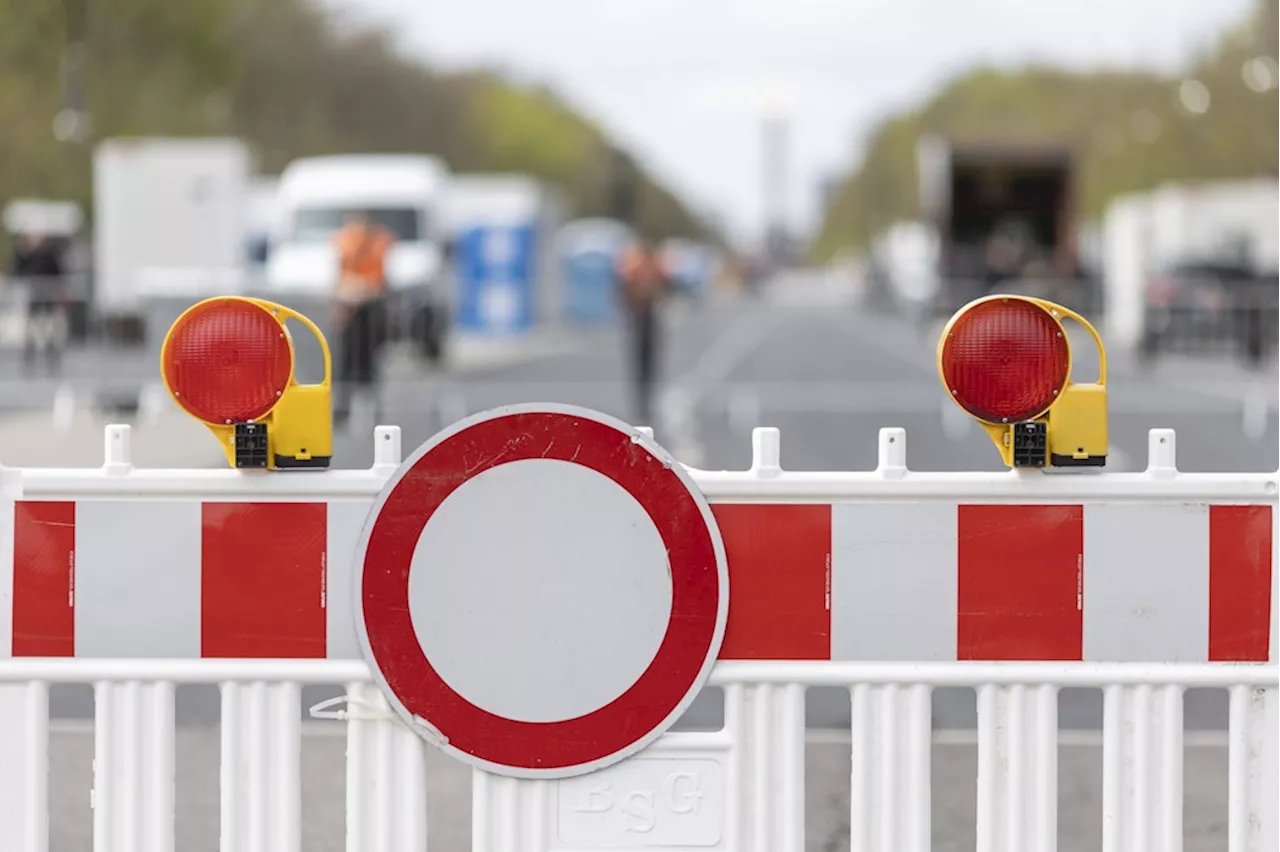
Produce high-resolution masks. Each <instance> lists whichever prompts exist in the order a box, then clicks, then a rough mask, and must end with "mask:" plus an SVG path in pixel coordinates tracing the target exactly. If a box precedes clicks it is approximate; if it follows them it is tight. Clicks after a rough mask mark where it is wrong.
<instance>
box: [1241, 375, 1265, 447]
mask: <svg viewBox="0 0 1280 852" xmlns="http://www.w3.org/2000/svg"><path fill="white" fill-rule="evenodd" d="M1270 415H1271V400H1270V399H1269V398H1268V396H1267V394H1266V392H1265V391H1264V390H1263V389H1262V388H1261V387H1256V386H1255V387H1253V388H1251V389H1250V390H1248V391H1247V392H1246V393H1245V396H1244V400H1243V402H1242V404H1241V407H1240V431H1241V432H1243V433H1244V436H1245V437H1246V438H1248V439H1249V440H1250V441H1259V440H1261V439H1262V438H1263V436H1264V435H1266V434H1267V420H1268V419H1269V417H1270Z"/></svg>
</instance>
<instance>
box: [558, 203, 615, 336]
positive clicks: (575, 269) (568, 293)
mask: <svg viewBox="0 0 1280 852" xmlns="http://www.w3.org/2000/svg"><path fill="white" fill-rule="evenodd" d="M631 237H632V231H631V229H630V228H628V227H627V226H626V225H624V224H623V223H622V222H618V221H615V220H613V219H579V220H577V221H574V222H570V223H569V224H568V225H566V226H565V227H564V228H563V229H562V230H561V232H560V251H559V257H560V268H561V276H562V279H563V285H562V286H563V287H564V311H565V319H566V320H568V321H569V322H572V323H576V324H581V325H606V324H608V323H612V322H613V321H614V320H615V318H616V317H617V313H618V293H617V290H618V284H617V276H616V275H615V273H614V263H615V260H616V258H617V256H618V252H619V251H620V250H621V249H622V247H623V246H624V245H625V244H626V242H627V241H628V240H629V239H631Z"/></svg>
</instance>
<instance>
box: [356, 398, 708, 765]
mask: <svg viewBox="0 0 1280 852" xmlns="http://www.w3.org/2000/svg"><path fill="white" fill-rule="evenodd" d="M355 575H356V588H355V608H356V624H357V632H358V634H359V638H360V643H361V647H362V649H363V651H364V656H365V659H366V660H367V661H368V663H369V665H370V667H371V669H372V671H373V673H374V677H375V678H376V680H377V681H378V682H379V684H380V685H381V687H382V689H383V692H384V694H385V695H386V697H387V701H388V702H389V703H390V704H391V706H392V707H393V708H394V709H395V710H396V711H397V712H398V713H399V714H400V715H401V716H402V718H404V719H405V720H406V722H407V723H408V724H409V726H410V727H411V728H412V729H413V730H415V731H417V732H419V733H420V734H422V735H423V736H424V737H425V738H427V739H428V740H430V741H432V742H433V743H435V744H436V745H438V746H439V747H440V748H442V749H443V750H444V751H446V752H448V753H450V754H452V755H453V756H455V757H457V758H458V759H460V760H463V761H465V762H467V763H470V764H472V765H473V766H477V767H479V768H482V769H485V770H486V771H489V772H494V773H497V774H503V775H511V776H516V777H526V778H536V777H542V778H555V777H568V776H572V775H580V774H584V773H587V772H591V771H594V770H597V769H600V768H602V767H604V766H608V765H610V764H612V763H615V762H617V761H619V760H622V759H623V758H625V757H627V756H628V755H631V754H634V753H635V752H637V751H639V750H640V749H642V748H644V747H645V746H646V745H648V744H649V743H651V742H652V741H653V740H654V739H656V738H657V737H658V736H660V735H661V734H662V733H663V732H664V731H666V730H667V729H668V728H669V727H670V726H671V725H672V724H673V723H674V722H675V720H676V719H678V718H679V717H680V715H681V714H682V713H683V712H684V710H685V709H686V708H687V707H688V706H689V704H690V703H692V701H693V699H694V698H695V697H696V696H697V693H698V692H699V691H700V690H701V687H702V685H703V684H704V683H705V682H706V678H707V676H708V675H709V674H710V672H711V668H712V666H713V665H714V664H715V660H716V658H717V656H718V654H719V650H720V644H721V642H722V640H723V638H724V629H725V621H726V617H727V615H728V594H729V577H728V569H727V564H726V561H725V554H724V544H723V542H722V540H721V538H720V533H719V529H718V528H717V526H716V523H715V517H714V515H712V513H711V508H710V506H709V505H708V504H707V502H706V500H705V498H703V496H702V494H701V492H700V491H699V490H698V488H697V486H696V484H694V482H693V480H692V479H691V478H690V476H689V474H688V472H687V471H685V470H684V468H683V467H681V466H680V465H678V464H676V463H675V462H674V461H673V460H672V459H671V458H670V456H668V455H667V454H666V453H665V452H664V451H663V450H662V449H661V448H660V447H658V445H657V444H655V443H654V442H653V441H652V439H650V438H648V437H647V436H645V435H642V434H640V433H639V432H638V431H637V430H636V429H634V428H632V427H630V426H627V425H626V424H624V423H622V422H621V421H618V420H615V419H613V418H611V417H608V416H606V415H602V414H599V413H597V412H594V411H590V410H587V409H583V408H578V407H575V406H567V405H518V406H510V407H506V408H501V409H497V410H494V411H491V412H485V413H482V414H478V415H475V416H473V417H470V418H467V419H466V420H463V421H461V422H460V423H457V424H455V425H454V426H452V427H449V428H448V429H445V430H443V431H442V432H440V433H439V434H438V435H436V436H435V437H433V438H432V439H431V440H429V441H428V442H427V443H426V444H424V445H423V446H421V447H419V448H418V450H417V451H416V452H414V454H413V455H412V456H411V457H410V458H409V459H407V460H406V461H405V462H404V463H403V464H402V465H401V466H400V468H399V469H398V470H397V471H396V473H395V474H394V475H392V476H391V477H390V479H389V480H388V481H387V483H386V485H385V487H384V488H383V490H382V493H381V494H380V495H379V496H378V498H377V500H376V501H375V502H374V505H373V508H372V510H371V511H370V513H369V518H368V520H367V522H366V524H365V528H364V532H363V534H362V536H361V540H360V544H359V547H358V548H357V552H356V571H355Z"/></svg>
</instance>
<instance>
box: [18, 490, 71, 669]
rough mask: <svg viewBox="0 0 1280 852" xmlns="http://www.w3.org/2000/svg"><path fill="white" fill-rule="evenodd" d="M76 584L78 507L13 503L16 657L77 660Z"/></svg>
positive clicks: (61, 504)
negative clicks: (74, 657)
mask: <svg viewBox="0 0 1280 852" xmlns="http://www.w3.org/2000/svg"><path fill="white" fill-rule="evenodd" d="M75 578H76V504H75V503H43V502H27V501H20V502H17V503H15V504H14V515H13V656H15V657H73V656H75V652H76V611H75V583H76V580H75Z"/></svg>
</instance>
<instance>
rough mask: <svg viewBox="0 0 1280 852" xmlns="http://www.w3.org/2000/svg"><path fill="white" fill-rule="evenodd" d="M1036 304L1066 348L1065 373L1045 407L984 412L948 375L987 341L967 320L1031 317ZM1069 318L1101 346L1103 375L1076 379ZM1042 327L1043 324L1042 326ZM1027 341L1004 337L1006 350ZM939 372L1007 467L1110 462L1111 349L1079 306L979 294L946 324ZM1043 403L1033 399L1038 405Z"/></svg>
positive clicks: (1038, 313) (1036, 312) (1036, 310)
mask: <svg viewBox="0 0 1280 852" xmlns="http://www.w3.org/2000/svg"><path fill="white" fill-rule="evenodd" d="M1029 307H1030V308H1032V309H1034V315H1035V319H1036V321H1037V322H1039V323H1041V324H1043V323H1044V322H1045V321H1046V320H1047V321H1049V322H1051V323H1052V325H1051V326H1049V327H1050V328H1052V329H1054V330H1055V332H1056V337H1057V338H1058V339H1060V340H1061V342H1062V345H1063V347H1064V349H1065V358H1066V370H1065V373H1064V374H1063V375H1064V378H1063V379H1062V381H1061V383H1060V384H1058V386H1056V387H1054V388H1053V389H1052V393H1051V395H1047V396H1046V398H1045V399H1044V400H1043V407H1041V408H1040V409H1039V410H1038V411H1035V412H1033V413H1031V414H1030V415H1029V416H1025V415H1024V416H1021V417H1014V418H1005V417H995V416H991V415H985V416H984V414H982V413H979V412H977V411H975V410H974V407H973V406H969V405H966V404H965V402H964V397H965V389H964V388H963V387H958V386H957V385H959V384H960V383H961V382H960V381H959V379H958V378H957V375H958V373H957V375H953V376H952V377H951V380H949V379H948V366H949V365H954V364H956V363H958V361H959V360H960V359H963V358H967V357H974V353H975V352H976V351H978V350H977V349H975V347H980V346H981V345H982V344H981V342H980V341H978V340H977V339H975V338H974V337H973V336H972V335H971V336H970V339H969V340H964V339H962V338H964V337H965V335H966V331H969V328H968V327H967V326H968V321H969V320H971V319H972V318H974V317H975V316H976V315H977V314H978V313H979V312H982V313H985V314H987V315H995V314H998V313H1010V314H1012V313H1015V312H1017V313H1021V314H1022V315H1023V316H1027V315H1029V314H1031V313H1032V312H1029V311H1028V310H1027V309H1028V308H1029ZM1064 318H1069V319H1072V320H1075V321H1076V322H1078V323H1079V324H1080V325H1081V326H1083V327H1084V328H1085V329H1086V330H1088V332H1089V334H1090V336H1091V337H1092V338H1093V341H1094V343H1095V344H1096V346H1097V348H1098V378H1097V380H1096V381H1094V382H1089V383H1078V382H1073V381H1072V380H1071V371H1072V366H1073V363H1072V357H1071V343H1070V339H1069V338H1068V336H1067V333H1066V329H1065V328H1064V327H1063V324H1062V321H1063V319H1064ZM1041 327H1043V325H1042V326H1041ZM1020 342H1022V341H1019V340H1017V339H1015V338H1013V337H1008V338H1006V339H1005V340H1002V341H1000V343H1001V344H1002V345H1001V350H1002V352H1005V353H1008V352H1016V347H1017V345H1018V344H1019V343H1020ZM938 375H939V376H940V377H941V379H942V383H943V387H944V388H945V389H946V391H947V394H948V396H950V397H951V399H952V402H954V403H956V404H957V405H959V406H960V408H961V409H963V410H964V411H965V413H967V414H968V415H969V416H971V417H973V418H974V419H975V420H976V421H977V422H978V424H979V425H980V426H981V427H982V428H983V429H984V430H985V431H986V432H987V434H988V435H990V436H991V440H992V441H993V442H994V443H995V445H996V449H997V450H999V452H1000V458H1001V459H1002V460H1003V461H1004V463H1005V465H1007V466H1008V467H1011V468H1013V467H1030V468H1045V467H1055V468H1066V467H1103V466H1105V465H1106V463H1107V449H1108V446H1109V438H1108V435H1107V353H1106V348H1105V347H1104V346H1103V343H1102V338H1101V336H1100V335H1099V334H1098V331H1097V329H1095V328H1094V327H1093V325H1092V324H1091V323H1090V322H1089V321H1088V320H1086V319H1085V318H1084V317H1082V316H1080V315H1079V314H1078V313H1076V312H1075V311H1072V310H1070V309H1068V308H1065V307H1063V306H1062V305H1058V304H1055V303H1053V302H1050V301H1047V300H1045V299H1037V298H1034V297H1030V296H1014V295H993V296H985V297H983V298H981V299H976V300H974V301H973V302H970V303H969V304H968V305H965V306H964V307H963V308H961V309H960V310H959V311H957V312H956V313H955V314H954V315H953V316H952V317H951V319H950V320H949V321H948V322H947V324H946V326H944V327H943V330H942V336H941V338H940V339H939V341H938ZM969 375H972V370H971V371H970V373H969ZM1038 404H1039V403H1038V402H1037V403H1032V405H1038Z"/></svg>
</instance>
